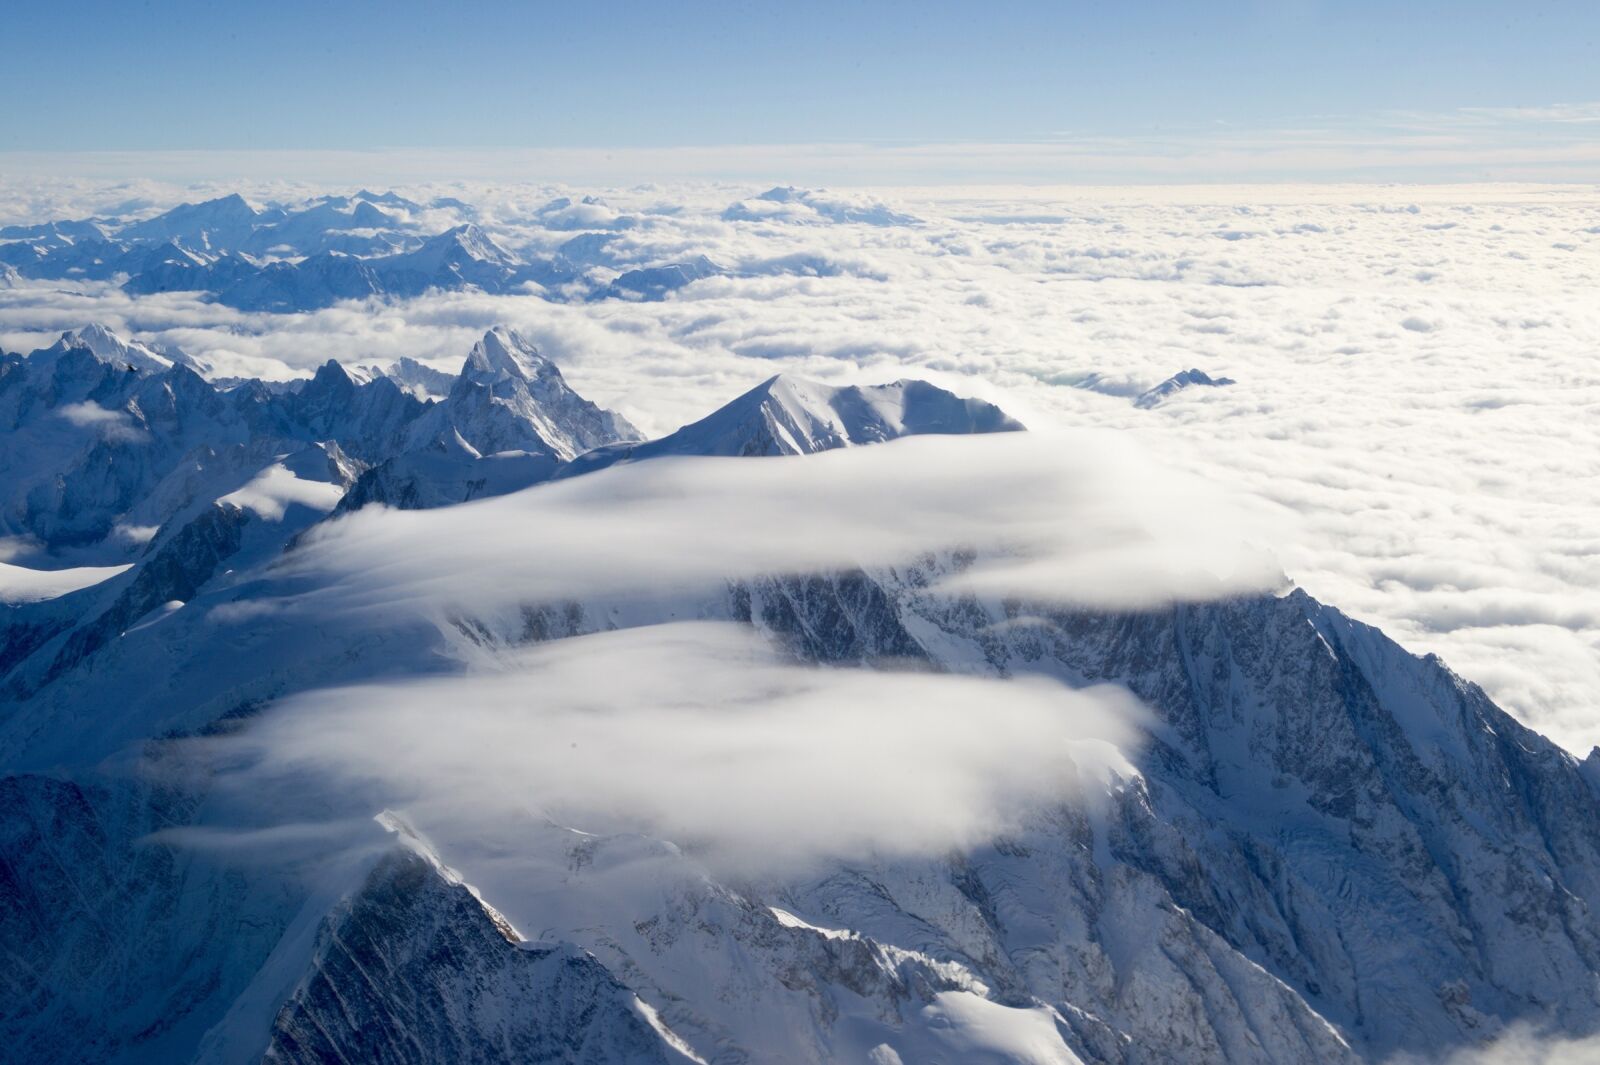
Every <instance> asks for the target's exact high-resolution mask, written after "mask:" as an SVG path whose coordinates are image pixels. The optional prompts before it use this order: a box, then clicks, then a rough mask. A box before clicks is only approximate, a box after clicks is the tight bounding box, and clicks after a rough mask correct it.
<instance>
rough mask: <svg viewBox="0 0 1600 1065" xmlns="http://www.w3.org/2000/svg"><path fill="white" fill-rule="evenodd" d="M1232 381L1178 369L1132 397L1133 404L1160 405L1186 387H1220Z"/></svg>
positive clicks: (1198, 371) (1229, 378) (1226, 378)
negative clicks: (1157, 383)
mask: <svg viewBox="0 0 1600 1065" xmlns="http://www.w3.org/2000/svg"><path fill="white" fill-rule="evenodd" d="M1233 383H1234V380H1233V378H1231V377H1212V376H1211V375H1210V374H1207V373H1205V372H1204V371H1203V370H1197V369H1189V370H1180V371H1179V372H1178V373H1175V374H1173V375H1172V376H1171V377H1169V378H1167V379H1166V380H1165V381H1162V382H1161V383H1160V384H1159V385H1156V386H1155V387H1154V388H1150V389H1146V390H1145V391H1143V392H1141V393H1139V395H1138V396H1136V397H1135V398H1134V401H1133V405H1134V406H1135V407H1140V408H1143V409H1145V410H1149V409H1150V408H1151V407H1157V406H1160V405H1161V403H1162V402H1163V401H1164V400H1167V399H1170V398H1172V397H1173V396H1175V395H1177V394H1178V393H1179V392H1182V391H1183V390H1184V389H1186V388H1196V387H1199V388H1222V387H1225V386H1227V385H1231V384H1233Z"/></svg>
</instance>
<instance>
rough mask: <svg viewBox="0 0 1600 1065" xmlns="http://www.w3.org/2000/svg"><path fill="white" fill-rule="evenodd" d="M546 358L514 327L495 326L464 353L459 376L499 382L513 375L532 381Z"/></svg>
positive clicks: (545, 363) (538, 373)
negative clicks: (465, 357) (463, 361)
mask: <svg viewBox="0 0 1600 1065" xmlns="http://www.w3.org/2000/svg"><path fill="white" fill-rule="evenodd" d="M550 366H551V363H550V360H549V359H547V358H545V357H544V356H543V355H541V354H539V349H538V348H536V347H534V346H533V344H532V343H531V342H530V341H529V340H528V339H527V338H526V337H524V336H523V335H522V334H521V333H519V332H517V331H516V330H515V329H508V328H506V327H505V326H502V325H497V326H495V327H494V328H493V329H491V330H489V331H488V332H487V333H485V334H483V339H482V340H480V341H478V342H477V343H476V344H474V345H473V346H472V350H471V351H470V352H468V353H467V362H466V365H465V366H463V367H462V368H461V376H462V377H464V378H468V379H470V380H473V381H476V382H484V381H488V382H494V381H502V380H505V379H507V378H516V379H518V380H521V381H532V380H534V379H535V378H537V377H538V376H540V373H541V371H545V372H548V371H546V368H547V367H550Z"/></svg>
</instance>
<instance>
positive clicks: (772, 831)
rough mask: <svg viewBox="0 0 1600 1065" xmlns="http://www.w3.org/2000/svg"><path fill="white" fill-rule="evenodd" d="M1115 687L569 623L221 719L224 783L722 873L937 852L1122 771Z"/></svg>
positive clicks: (1120, 713) (453, 832) (439, 831)
mask: <svg viewBox="0 0 1600 1065" xmlns="http://www.w3.org/2000/svg"><path fill="white" fill-rule="evenodd" d="M1141 716H1142V710H1141V708H1140V707H1139V706H1138V705H1137V703H1136V702H1135V701H1134V700H1133V699H1132V698H1131V697H1129V696H1128V695H1127V694H1126V693H1125V692H1121V691H1120V690H1113V689H1099V688H1097V689H1089V690H1084V691H1072V690H1069V689H1066V688H1064V687H1062V686H1060V685H1058V684H1056V683H1054V682H1050V681H1045V680H1041V679H1034V680H1027V681H999V680H984V679H977V678H972V677H959V676H952V675H948V674H933V673H902V672H880V671H875V670H862V669H827V668H807V667H801V666H797V665H794V664H792V663H790V662H787V661H785V660H784V659H782V658H780V657H779V656H778V655H777V654H776V653H775V652H774V651H773V650H772V649H771V648H770V647H768V646H766V645H765V644H763V643H762V642H761V641H760V640H759V639H758V638H757V637H755V636H754V635H753V634H752V633H750V632H749V630H747V629H745V628H743V627H742V626H738V625H733V624H729V623H711V622H689V623H677V624H670V625H660V626H647V627H643V628H634V629H623V630H620V631H617V632H611V633H603V634H599V635H594V636H583V637H576V638H572V639H566V640H559V641H555V642H553V643H548V644H543V645H539V646H537V647H536V648H534V649H532V650H528V651H524V652H520V653H516V654H510V655H506V656H504V657H502V658H500V659H498V660H497V662H496V664H495V668H493V669H491V670H480V671H477V672H473V673H469V674H467V675H461V676H453V677H448V678H439V679H431V680H421V681H418V680H410V681H406V682H403V683H394V684H378V685H368V686H362V687H356V688H344V689H334V690H325V691H320V692H313V693H310V694H308V695H302V696H297V697H294V698H291V699H289V700H287V701H285V702H284V703H283V704H280V705H278V706H276V707H274V708H273V709H272V710H271V711H269V712H268V713H267V714H266V715H264V716H263V717H262V718H261V719H259V720H258V721H257V722H255V723H254V724H253V725H252V727H251V728H250V729H249V730H247V732H245V733H244V734H242V735H241V736H239V737H234V738H231V739H227V740H223V741H216V742H219V743H220V745H221V747H222V749H223V750H224V751H227V752H229V754H230V758H237V757H238V756H239V755H240V754H249V755H250V756H251V768H249V769H248V770H247V771H245V772H244V775H243V776H242V777H234V778H232V781H231V783H232V786H233V787H234V788H236V789H243V790H244V791H246V792H248V793H249V794H251V795H252V796H254V798H253V799H252V801H253V802H256V803H258V804H259V802H260V801H261V799H260V796H261V795H263V794H267V793H268V790H269V789H272V788H275V787H280V788H285V789H288V790H289V791H291V792H293V793H294V794H295V796H296V799H297V802H303V801H304V799H305V796H306V795H307V794H317V795H319V796H321V797H322V800H321V803H320V804H321V806H322V808H323V809H324V811H325V813H326V814H327V815H328V816H329V817H335V818H336V817H338V816H340V815H341V814H347V813H348V814H351V815H352V816H358V815H359V814H360V813H361V812H363V811H364V812H366V813H368V814H370V813H371V811H372V810H373V809H381V808H383V807H394V808H398V809H403V810H404V811H405V814H406V817H407V818H408V819H410V820H412V821H414V822H416V823H419V824H421V825H425V826H427V828H428V831H429V833H430V835H435V836H437V837H439V838H441V839H444V840H453V841H455V842H456V843H457V844H458V845H460V846H463V847H471V848H474V849H481V850H487V851H490V852H492V851H493V850H494V848H495V847H496V846H498V845H500V844H502V843H503V844H505V845H507V846H508V847H509V846H512V845H514V843H515V841H516V840H517V838H518V837H519V836H523V835H526V834H527V833H528V831H529V830H530V828H531V827H532V826H533V825H536V824H538V823H542V822H545V821H550V822H554V823H556V824H560V825H564V826H570V827H572V828H575V829H578V830H581V831H582V832H589V833H595V834H614V833H625V832H643V833H646V834H649V835H652V836H655V837H657V838H660V839H663V840H668V841H671V842H673V843H676V844H678V845H680V846H684V847H687V848H689V849H691V850H692V851H693V852H694V854H695V855H696V857H698V858H700V859H702V860H705V861H707V862H709V863H712V864H714V865H717V866H721V867H724V868H728V869H735V870H738V871H744V872H773V871H775V870H778V869H789V870H791V871H792V870H793V869H794V868H796V867H799V866H804V865H806V864H808V863H810V862H812V861H814V860H817V859H822V858H840V857H843V858H857V857H865V856H868V855H907V854H930V853H938V852H941V851H943V850H945V849H948V848H952V847H964V846H969V845H972V844H974V843H977V842H980V841H982V840H985V839H988V838H991V837H992V836H994V835H995V834H997V833H1000V832H1003V831H1005V830H1006V829H1007V828H1009V827H1011V826H1013V825H1015V824H1016V823H1017V822H1018V819H1019V818H1021V817H1023V816H1026V814H1027V813H1028V812H1029V811H1031V810H1033V809H1035V808H1037V807H1039V806H1040V805H1043V804H1050V803H1056V802H1062V801H1068V800H1071V801H1092V800H1093V799H1094V798H1095V797H1096V796H1103V795H1104V794H1105V787H1106V785H1107V784H1108V783H1109V782H1110V781H1111V780H1112V777H1111V776H1108V774H1114V775H1116V776H1119V777H1121V778H1122V779H1129V778H1131V777H1133V776H1134V775H1135V773H1134V771H1133V770H1132V768H1131V767H1130V766H1129V765H1128V764H1127V762H1126V761H1125V759H1124V758H1123V756H1122V755H1121V754H1120V753H1119V750H1118V747H1119V745H1121V746H1122V747H1124V748H1125V747H1126V745H1127V744H1129V743H1130V742H1132V738H1133V736H1134V734H1135V726H1136V723H1137V722H1138V721H1139V720H1140V718H1141Z"/></svg>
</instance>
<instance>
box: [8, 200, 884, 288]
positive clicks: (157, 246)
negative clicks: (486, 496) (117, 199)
mask: <svg viewBox="0 0 1600 1065" xmlns="http://www.w3.org/2000/svg"><path fill="white" fill-rule="evenodd" d="M748 203H753V204H759V205H763V206H764V207H766V208H770V209H771V210H773V211H779V212H787V213H786V214H784V217H783V219H781V220H788V221H812V222H827V223H829V224H836V223H851V224H861V225H878V226H886V225H905V224H912V223H914V222H915V219H911V218H909V216H904V215H900V214H898V213H896V212H894V211H891V210H890V209H888V208H887V207H885V206H883V205H882V204H853V203H849V202H846V201H842V200H836V199H833V198H830V197H828V196H826V195H823V194H820V193H810V192H800V191H798V190H783V189H776V190H773V191H772V192H770V193H767V194H765V195H764V196H763V197H758V198H756V199H755V200H752V201H748ZM730 212H731V213H729V214H728V215H727V218H729V219H730V220H732V219H736V218H743V217H746V216H745V215H742V214H739V213H738V212H737V211H734V209H732V208H730ZM795 214H798V215H803V216H804V217H803V218H800V217H793V218H791V217H789V215H795ZM477 215H478V212H477V211H476V209H474V208H473V207H472V206H471V205H469V204H465V203H462V202H460V201H458V200H450V199H437V200H433V201H431V202H430V203H429V204H427V205H423V204H419V203H416V202H414V201H412V200H408V199H406V198H405V197H403V196H399V195H397V194H395V193H392V192H388V193H381V194H379V193H373V192H370V191H367V190H362V191H360V192H357V193H355V194H354V195H353V196H323V197H319V198H317V199H315V200H311V201H309V202H303V203H292V204H268V205H264V206H258V205H256V204H252V203H250V202H249V201H247V200H246V199H244V197H242V196H240V195H238V194H233V195H229V196H224V197H220V198H217V199H214V200H206V201H203V202H200V203H184V204H179V205H178V206H176V207H173V208H171V209H170V210H168V211H165V212H163V213H161V214H158V215H155V216H154V217H149V218H134V219H125V218H93V219H75V220H52V221H45V222H38V223H31V224H26V225H12V226H6V227H4V228H3V229H0V285H3V284H6V283H8V282H7V278H8V277H9V276H10V275H11V274H15V275H16V279H17V281H18V282H19V283H20V282H22V281H24V280H25V279H37V280H45V281H119V282H120V284H121V286H122V288H123V290H124V291H125V292H127V293H129V294H131V295H134V296H149V295H155V294H160V293H171V292H194V293H200V294H203V295H204V297H205V298H207V299H209V300H213V301H215V302H216V303H219V304H222V305H223V306H226V307H231V308H234V309H237V310H241V311H254V312H273V313H297V312H304V311H314V310H318V309H321V308H325V307H330V306H332V305H334V304H336V303H338V302H340V301H342V300H364V299H369V298H373V299H384V300H403V299H410V298H413V297H417V296H421V295H423V294H424V293H427V292H430V291H463V290H476V291H480V292H485V293H491V294H502V293H521V292H529V293H532V294H536V295H539V296H541V297H543V298H545V299H549V300H553V301H566V300H578V301H594V300H607V299H618V300H631V301H659V300H663V299H668V298H670V297H671V296H672V295H673V294H674V293H677V292H679V291H680V290H682V289H684V288H686V287H688V286H690V285H692V284H694V283H695V282H698V281H704V280H706V279H708V278H714V277H759V276H769V275H774V274H789V273H794V274H802V275H805V276H832V275H835V274H837V273H839V272H840V269H841V268H840V267H839V266H838V265H837V264H835V263H833V262H831V261H828V260H826V259H825V258H823V257H820V256H817V255H812V254H803V253H801V254H795V255H788V256H777V257H772V258H768V259H759V260H751V261H746V262H744V263H741V264H738V265H735V266H724V265H720V264H719V263H717V262H715V261H713V260H712V259H711V258H709V257H708V256H707V255H705V254H685V253H684V252H683V251H682V249H677V250H676V251H671V252H670V254H668V252H669V249H662V250H661V251H660V252H658V253H656V254H650V253H648V252H646V253H645V254H640V253H639V252H638V251H637V250H635V251H634V253H633V254H632V255H631V256H628V257H625V258H621V259H617V258H614V257H613V256H612V255H610V254H609V251H608V249H607V247H606V245H607V242H609V241H611V240H613V239H614V238H615V237H616V236H617V235H618V234H619V233H622V232H625V231H628V230H632V229H635V228H638V227H640V225H641V221H640V219H638V218H635V217H633V216H631V215H619V214H618V213H617V212H616V211H614V210H612V209H611V208H610V207H609V206H607V205H606V204H605V203H603V202H602V201H600V200H598V199H596V198H594V197H584V198H583V199H582V200H579V201H573V200H571V199H569V198H565V197H563V198H559V199H556V200H553V201H551V202H549V203H547V204H545V205H543V206H541V207H540V208H538V209H537V210H535V211H534V212H533V213H532V215H531V217H529V218H527V219H523V220H520V221H521V222H523V223H524V224H526V225H531V226H535V227H538V228H539V229H541V230H543V231H544V232H545V233H546V234H550V235H560V236H561V238H562V239H560V240H559V241H558V242H554V250H553V251H552V250H550V248H551V246H552V244H551V243H550V242H543V241H533V242H530V241H529V240H528V239H527V234H526V232H525V231H524V230H507V229H505V228H499V229H496V230H495V231H494V232H491V231H489V230H488V229H486V228H484V227H483V226H482V225H480V224H479V223H478V222H477V221H475V219H476V218H477ZM757 216H760V217H766V216H765V215H760V213H759V212H757V214H754V215H750V217H757ZM448 218H454V219H456V220H458V221H457V224H454V225H451V226H449V227H447V228H445V229H443V230H438V229H437V228H436V227H437V226H438V225H439V224H440V220H441V219H448ZM574 233H575V234H576V235H572V236H567V234H574ZM508 241H509V242H510V243H508ZM869 273H870V271H869Z"/></svg>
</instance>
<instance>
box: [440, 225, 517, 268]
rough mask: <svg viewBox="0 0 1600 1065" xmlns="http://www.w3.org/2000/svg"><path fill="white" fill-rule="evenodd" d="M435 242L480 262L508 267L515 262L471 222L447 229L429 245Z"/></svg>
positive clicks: (508, 253)
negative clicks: (455, 249) (459, 250)
mask: <svg viewBox="0 0 1600 1065" xmlns="http://www.w3.org/2000/svg"><path fill="white" fill-rule="evenodd" d="M435 241H437V242H438V243H439V244H440V245H441V246H443V247H448V248H459V249H461V250H462V251H463V252H465V253H466V254H467V255H468V256H469V257H470V258H473V259H477V260H478V261H480V262H489V263H500V264H503V265H507V266H509V265H513V264H514V263H515V261H516V260H515V259H514V258H513V257H512V255H511V253H510V252H508V251H506V250H505V249H504V248H502V247H501V246H500V245H498V244H496V243H495V242H494V239H493V238H492V237H490V236H489V234H487V233H485V232H484V231H483V230H482V229H480V228H478V226H476V225H475V224H473V223H471V222H467V223H466V224H464V225H459V226H456V227H455V228H454V229H447V230H445V231H444V232H443V233H441V234H439V235H438V236H437V237H435V238H434V240H433V241H430V242H429V243H433V242H435Z"/></svg>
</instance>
